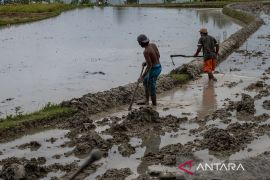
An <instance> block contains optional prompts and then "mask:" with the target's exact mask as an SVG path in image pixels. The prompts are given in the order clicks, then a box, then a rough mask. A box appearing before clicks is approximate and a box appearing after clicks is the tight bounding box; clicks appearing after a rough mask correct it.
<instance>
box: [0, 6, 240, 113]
mask: <svg viewBox="0 0 270 180" xmlns="http://www.w3.org/2000/svg"><path fill="white" fill-rule="evenodd" d="M191 22H192V23H191ZM201 26H205V27H208V28H209V31H210V33H211V34H212V35H213V36H215V37H216V38H217V39H218V40H219V41H223V40H224V39H225V38H226V37H228V36H229V35H230V34H232V33H233V32H235V31H236V30H238V29H239V28H240V25H238V24H237V23H235V22H233V21H232V20H231V19H230V18H228V17H226V16H224V15H222V14H221V10H219V9H203V10H199V9H158V8H143V9H142V8H125V9H119V8H111V7H108V8H93V9H91V8H89V9H81V10H74V11H70V12H66V13H63V14H61V15H60V16H58V17H56V18H52V19H47V20H43V21H39V22H34V23H29V24H23V25H16V26H11V27H9V28H2V29H0V34H1V38H0V42H1V44H0V53H1V66H0V84H1V92H0V116H2V117H3V116H6V115H7V114H10V113H14V111H15V110H14V108H15V107H16V106H21V107H22V111H24V112H28V111H33V110H36V109H39V108H41V107H42V106H44V104H46V103H47V102H61V101H62V100H67V99H70V98H72V97H78V96H81V95H83V94H86V93H89V92H97V91H101V90H105V89H110V88H112V87H116V86H119V85H123V84H127V83H129V82H134V81H135V80H136V79H137V76H138V73H139V71H140V66H141V62H142V61H143V55H142V49H141V48H140V47H139V46H138V44H137V42H136V37H137V36H138V34H140V33H145V34H147V35H149V38H150V39H151V40H152V42H155V43H157V45H158V46H159V49H160V53H161V62H162V65H163V73H167V72H169V71H170V70H171V69H172V64H171V60H170V59H169V55H170V54H175V53H184V54H192V53H193V51H194V49H195V48H196V44H197V40H198V38H199V34H198V29H199V28H200V27H201ZM188 61H190V59H181V58H177V59H175V63H176V64H177V65H180V64H182V63H185V62H188Z"/></svg>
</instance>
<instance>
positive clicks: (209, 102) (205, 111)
mask: <svg viewBox="0 0 270 180" xmlns="http://www.w3.org/2000/svg"><path fill="white" fill-rule="evenodd" d="M216 109H217V100H216V94H215V87H214V82H213V81H209V82H208V83H207V84H206V85H204V88H203V97H202V105H201V108H200V109H199V111H198V118H199V119H202V118H204V117H205V116H207V115H209V114H211V113H213V112H214V111H215V110H216Z"/></svg>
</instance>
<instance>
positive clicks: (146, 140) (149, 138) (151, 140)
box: [137, 131, 161, 174]
mask: <svg viewBox="0 0 270 180" xmlns="http://www.w3.org/2000/svg"><path fill="white" fill-rule="evenodd" d="M160 142H161V138H160V135H159V134H156V133H154V132H153V131H152V132H150V133H148V134H145V135H144V137H143V138H142V147H146V149H145V152H144V156H145V155H146V154H148V153H158V152H159V145H160ZM149 165H151V163H150V162H148V161H145V160H142V162H141V164H140V165H139V166H138V168H137V172H138V173H139V174H145V173H146V171H147V170H148V166H149Z"/></svg>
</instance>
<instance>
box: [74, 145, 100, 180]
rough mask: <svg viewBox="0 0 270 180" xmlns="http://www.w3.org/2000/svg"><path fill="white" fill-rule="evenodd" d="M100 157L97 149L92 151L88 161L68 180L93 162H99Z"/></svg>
mask: <svg viewBox="0 0 270 180" xmlns="http://www.w3.org/2000/svg"><path fill="white" fill-rule="evenodd" d="M101 157H102V154H101V152H100V151H99V150H98V149H93V150H92V151H91V153H90V155H89V157H88V159H87V160H86V161H85V162H84V163H83V164H82V166H81V167H80V168H79V169H78V170H77V171H76V172H75V173H74V174H73V175H72V176H71V177H70V178H69V180H73V179H74V178H75V177H76V176H77V175H78V174H79V173H80V172H81V171H82V170H84V169H85V168H86V167H87V166H89V165H90V164H92V163H93V162H95V161H98V160H100V159H101Z"/></svg>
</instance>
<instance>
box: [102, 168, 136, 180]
mask: <svg viewBox="0 0 270 180" xmlns="http://www.w3.org/2000/svg"><path fill="white" fill-rule="evenodd" d="M131 174H132V172H131V170H130V169H129V168H125V169H109V170H107V171H106V172H105V174H104V175H102V176H101V177H97V180H125V179H126V177H127V176H129V175H131Z"/></svg>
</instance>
